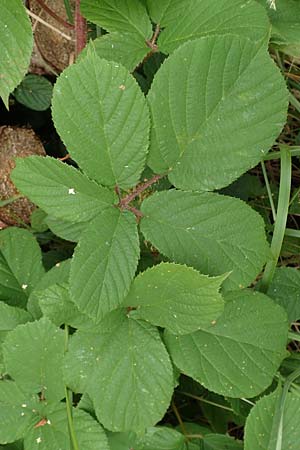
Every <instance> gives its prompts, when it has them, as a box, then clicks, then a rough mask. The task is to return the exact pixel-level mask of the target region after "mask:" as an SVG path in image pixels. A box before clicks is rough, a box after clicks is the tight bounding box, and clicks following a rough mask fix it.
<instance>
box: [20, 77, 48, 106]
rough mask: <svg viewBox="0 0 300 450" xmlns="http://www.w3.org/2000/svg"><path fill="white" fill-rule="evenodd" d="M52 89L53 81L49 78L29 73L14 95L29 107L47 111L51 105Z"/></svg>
mask: <svg viewBox="0 0 300 450" xmlns="http://www.w3.org/2000/svg"><path fill="white" fill-rule="evenodd" d="M52 91H53V86H52V83H50V81H48V80H47V78H45V77H41V76H39V75H34V74H28V75H26V77H25V78H24V80H23V81H22V83H21V84H20V85H19V86H18V87H17V88H16V90H15V91H14V97H15V98H16V100H17V101H18V102H19V103H21V104H22V105H25V106H26V107H27V108H30V109H33V110H35V111H45V110H46V109H48V108H49V107H50V105H51V97H52Z"/></svg>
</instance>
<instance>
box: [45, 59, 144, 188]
mask: <svg viewBox="0 0 300 450" xmlns="http://www.w3.org/2000/svg"><path fill="white" fill-rule="evenodd" d="M52 113H53V120H54V124H55V127H56V129H57V131H58V133H59V134H60V136H61V138H62V140H63V141H64V143H65V145H66V147H67V149H68V151H69V153H70V154H71V155H72V157H73V158H74V159H75V161H76V162H77V163H78V164H79V166H80V167H81V169H82V170H83V171H84V172H85V173H86V174H87V175H88V176H89V177H90V178H92V179H94V180H96V181H98V182H99V183H100V184H103V185H105V186H110V187H112V186H115V185H118V186H120V187H121V188H129V187H132V186H134V185H135V184H137V182H138V180H139V177H140V174H141V172H142V170H143V168H144V164H145V159H146V154H147V151H148V144H149V139H148V134H149V127H150V125H149V112H148V107H147V104H146V101H145V98H144V96H143V94H142V92H141V90H140V89H139V86H138V85H137V83H136V81H135V80H134V78H133V77H132V75H130V73H129V72H128V71H127V70H126V69H125V68H124V67H123V66H121V65H120V64H118V63H116V62H112V61H106V60H104V59H100V58H99V57H98V56H97V55H96V52H94V51H90V52H89V54H88V55H87V56H86V57H84V58H82V59H81V60H80V61H79V62H77V64H74V65H72V66H70V67H68V68H67V69H66V70H65V71H64V72H63V73H62V75H61V76H60V77H59V78H58V80H57V82H56V84H55V87H54V93H53V101H52Z"/></svg>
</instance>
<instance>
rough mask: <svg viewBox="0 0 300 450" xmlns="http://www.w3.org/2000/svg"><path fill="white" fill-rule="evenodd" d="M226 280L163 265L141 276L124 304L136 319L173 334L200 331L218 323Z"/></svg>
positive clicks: (134, 283)
mask: <svg viewBox="0 0 300 450" xmlns="http://www.w3.org/2000/svg"><path fill="white" fill-rule="evenodd" d="M225 278H226V276H225V277H224V276H223V277H216V278H209V277H207V276H206V275H202V274H200V273H199V272H197V271H196V270H194V269H192V268H190V267H186V266H180V265H179V264H169V263H161V264H160V265H158V266H154V267H152V268H151V269H148V270H146V271H145V272H143V273H141V274H139V275H138V277H137V278H136V279H135V280H134V282H133V284H132V286H131V288H130V291H129V294H128V296H127V297H126V299H125V302H124V304H125V305H126V306H130V307H137V311H134V313H137V316H138V317H139V318H141V319H143V320H146V321H147V322H150V323H152V324H153V325H157V326H160V327H164V328H167V329H168V330H169V331H171V332H172V333H174V334H187V333H192V332H193V331H196V330H200V329H201V328H202V327H203V326H204V327H206V326H208V325H209V324H210V323H211V322H212V321H215V320H216V319H217V318H218V317H219V316H220V314H221V313H222V312H223V309H224V305H223V299H222V296H221V294H220V293H219V289H220V286H221V283H222V281H224V279H225Z"/></svg>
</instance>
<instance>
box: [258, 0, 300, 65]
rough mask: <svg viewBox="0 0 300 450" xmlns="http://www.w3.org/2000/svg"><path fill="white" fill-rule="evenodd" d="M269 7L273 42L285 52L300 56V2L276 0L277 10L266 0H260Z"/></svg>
mask: <svg viewBox="0 0 300 450" xmlns="http://www.w3.org/2000/svg"><path fill="white" fill-rule="evenodd" d="M258 1H259V3H261V4H262V5H264V6H265V7H266V8H267V12H268V15H269V18H270V20H271V24H272V34H271V43H272V44H273V45H274V46H275V48H278V49H279V50H280V51H282V52H283V53H286V54H288V55H291V56H294V57H296V58H299V56H300V4H299V2H298V1H295V0H276V10H274V9H272V8H270V7H269V6H268V5H267V4H266V3H267V2H266V1H265V0H258Z"/></svg>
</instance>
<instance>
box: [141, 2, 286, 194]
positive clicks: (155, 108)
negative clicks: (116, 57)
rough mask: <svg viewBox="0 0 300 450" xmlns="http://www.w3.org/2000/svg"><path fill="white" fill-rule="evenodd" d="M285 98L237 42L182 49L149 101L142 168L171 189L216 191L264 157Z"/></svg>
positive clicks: (258, 60)
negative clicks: (145, 161) (150, 123)
mask: <svg viewBox="0 0 300 450" xmlns="http://www.w3.org/2000/svg"><path fill="white" fill-rule="evenodd" d="M218 1H219V0H218ZM243 3H244V2H243ZM251 26H253V25H252V24H251ZM228 67H230V70H228ZM287 98H288V97H287V89H286V86H285V82H284V80H283V78H282V76H281V74H280V71H279V70H278V68H277V67H276V66H275V65H274V63H273V61H272V60H271V59H270V57H269V55H268V53H267V51H266V49H265V48H264V47H262V46H257V45H254V44H253V42H251V41H249V40H247V39H243V38H237V37H235V36H222V37H220V36H213V37H206V38H202V39H199V40H196V41H192V42H188V43H186V44H185V45H183V46H181V47H180V48H179V49H178V50H176V52H174V54H173V55H171V56H170V57H169V58H168V60H167V61H166V62H165V63H164V64H163V66H162V67H161V69H160V70H159V71H158V73H157V74H156V76H155V77H154V81H153V83H152V87H151V89H150V93H149V95H148V99H149V104H150V108H151V113H152V121H153V129H152V136H151V148H150V157H149V161H148V164H149V166H150V167H151V169H153V170H154V171H155V172H156V173H162V172H165V171H167V170H168V171H169V179H170V181H171V183H172V184H173V185H174V186H176V187H177V188H181V189H185V190H190V189H191V190H204V191H207V190H214V189H217V188H222V187H224V186H226V185H228V184H229V183H231V182H232V181H234V180H235V179H236V178H238V177H239V176H240V175H242V174H243V173H244V172H246V171H247V170H248V169H250V168H252V167H254V166H255V165H257V164H258V162H259V161H260V160H261V159H262V158H263V156H264V155H265V154H266V153H267V152H268V151H269V149H270V147H271V146H272V144H273V143H274V141H275V139H276V137H277V136H278V135H279V133H280V131H281V129H282V127H283V125H284V123H285V121H286V113H287Z"/></svg>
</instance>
